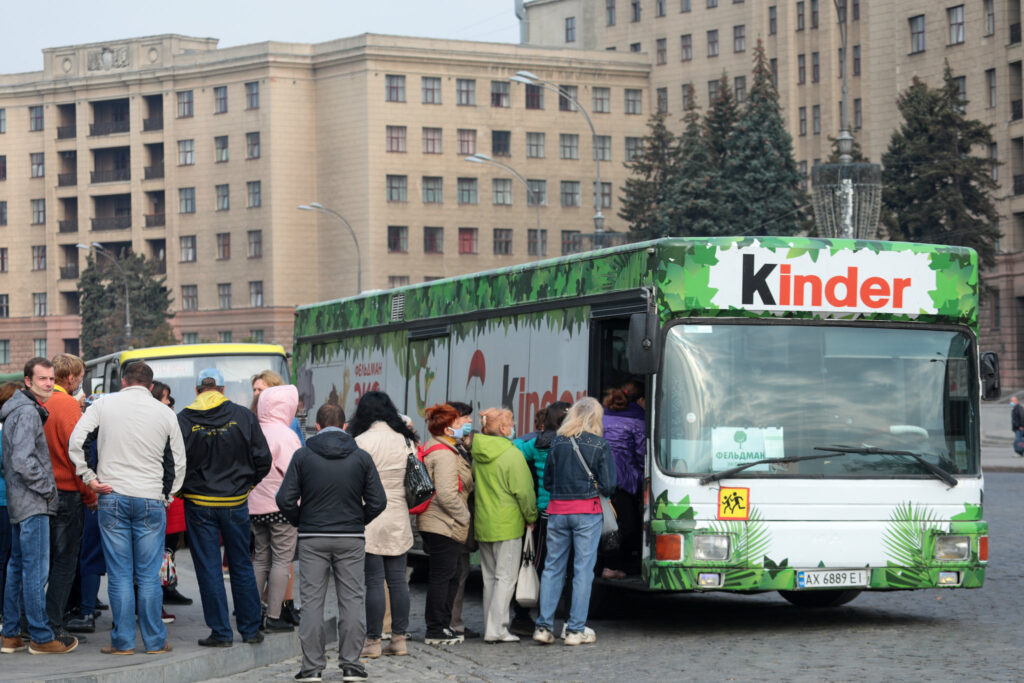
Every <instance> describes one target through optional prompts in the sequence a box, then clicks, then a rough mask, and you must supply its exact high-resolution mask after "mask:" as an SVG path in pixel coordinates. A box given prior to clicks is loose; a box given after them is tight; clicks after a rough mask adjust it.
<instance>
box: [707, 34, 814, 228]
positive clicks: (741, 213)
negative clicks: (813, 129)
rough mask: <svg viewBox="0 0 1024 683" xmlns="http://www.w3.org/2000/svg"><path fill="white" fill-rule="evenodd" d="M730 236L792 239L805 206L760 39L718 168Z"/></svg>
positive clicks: (788, 136) (777, 98)
mask: <svg viewBox="0 0 1024 683" xmlns="http://www.w3.org/2000/svg"><path fill="white" fill-rule="evenodd" d="M722 175H723V178H724V182H723V183H722V186H723V188H724V189H725V190H726V191H727V192H728V193H729V194H728V195H727V196H728V197H729V199H730V202H731V206H732V211H731V212H730V213H731V214H732V216H734V218H733V221H734V222H733V225H732V226H731V228H732V231H733V232H735V233H737V234H743V235H793V234H796V233H797V232H798V231H799V230H800V224H801V220H802V214H803V213H804V212H805V210H806V208H807V206H808V201H807V196H806V192H804V191H803V190H801V189H800V182H801V180H802V178H801V174H800V171H799V169H798V168H797V165H796V160H795V159H794V158H793V138H792V137H791V136H790V134H789V131H787V130H786V126H785V124H784V123H783V120H782V112H781V110H780V108H779V96H778V92H777V91H776V89H775V84H774V83H773V82H772V76H771V70H770V69H769V67H768V60H767V58H766V57H765V52H764V45H763V44H762V43H761V41H760V40H758V41H757V47H755V48H754V79H753V84H752V86H751V88H750V95H749V97H748V99H747V102H746V104H745V106H744V107H743V109H742V111H741V112H740V114H739V118H738V119H737V121H736V125H735V130H734V132H733V134H732V136H731V137H730V138H729V144H728V151H727V154H726V156H725V159H724V162H723V164H722Z"/></svg>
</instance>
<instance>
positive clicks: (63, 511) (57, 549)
mask: <svg viewBox="0 0 1024 683" xmlns="http://www.w3.org/2000/svg"><path fill="white" fill-rule="evenodd" d="M84 528H85V506H84V505H83V504H82V494H81V493H79V492H78V491H57V514H56V515H55V516H53V517H51V518H50V580H49V582H47V584H46V618H47V619H48V620H49V622H50V628H55V629H56V628H61V627H62V626H63V625H64V612H65V610H66V609H67V606H68V597H69V596H70V595H71V587H72V585H73V584H74V582H75V572H76V571H77V570H78V553H79V551H81V549H82V531H83V529H84Z"/></svg>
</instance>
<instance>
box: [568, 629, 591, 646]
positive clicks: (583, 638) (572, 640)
mask: <svg viewBox="0 0 1024 683" xmlns="http://www.w3.org/2000/svg"><path fill="white" fill-rule="evenodd" d="M596 640H597V634H596V633H594V631H593V629H589V628H588V629H586V630H584V631H569V633H567V634H566V636H565V644H566V645H586V644H588V643H593V642H595V641H596Z"/></svg>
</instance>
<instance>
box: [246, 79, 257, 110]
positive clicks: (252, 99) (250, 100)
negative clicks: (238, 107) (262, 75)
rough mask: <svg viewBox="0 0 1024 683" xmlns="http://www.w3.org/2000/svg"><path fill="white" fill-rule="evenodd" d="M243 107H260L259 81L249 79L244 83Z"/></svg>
mask: <svg viewBox="0 0 1024 683" xmlns="http://www.w3.org/2000/svg"><path fill="white" fill-rule="evenodd" d="M245 108H246V109H259V108H260V83H259V81H250V82H249V83H246V84H245Z"/></svg>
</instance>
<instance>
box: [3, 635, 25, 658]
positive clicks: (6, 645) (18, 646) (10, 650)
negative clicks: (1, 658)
mask: <svg viewBox="0 0 1024 683" xmlns="http://www.w3.org/2000/svg"><path fill="white" fill-rule="evenodd" d="M2 641H3V646H2V647H0V652H3V653H4V654H5V655H9V654H14V653H15V652H21V651H22V650H24V649H25V648H26V647H28V646H27V645H26V644H25V641H24V640H22V639H21V638H20V637H19V636H14V637H13V638H8V637H7V636H3V638H2Z"/></svg>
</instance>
